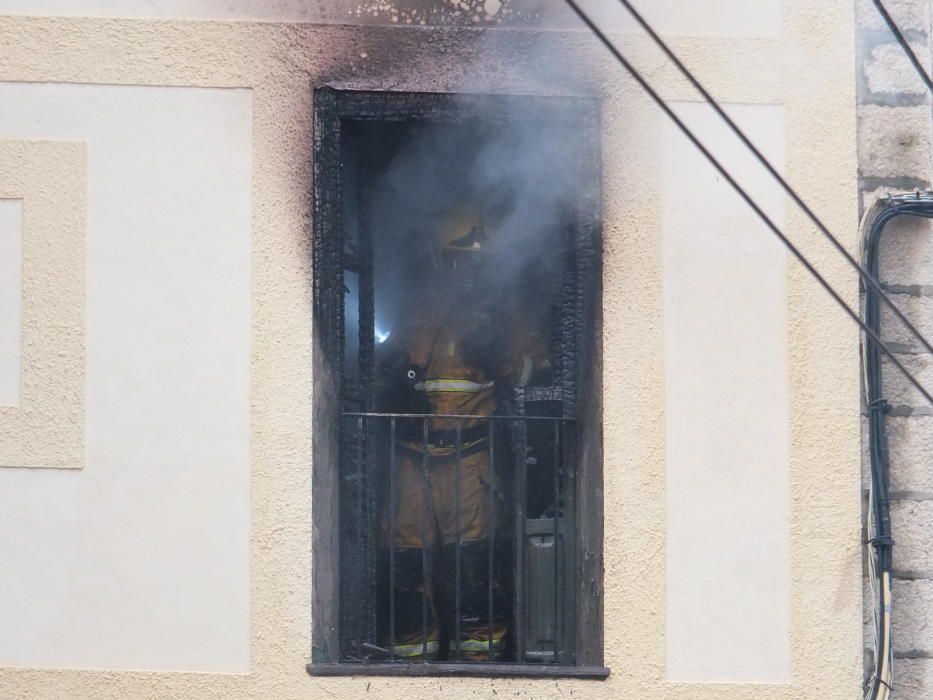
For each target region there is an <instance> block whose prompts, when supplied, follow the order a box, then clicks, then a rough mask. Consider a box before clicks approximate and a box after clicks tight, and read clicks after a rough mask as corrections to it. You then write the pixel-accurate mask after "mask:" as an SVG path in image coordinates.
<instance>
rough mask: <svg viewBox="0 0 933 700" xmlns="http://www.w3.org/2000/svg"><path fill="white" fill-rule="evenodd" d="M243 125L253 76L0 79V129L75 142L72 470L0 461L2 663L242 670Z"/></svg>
mask: <svg viewBox="0 0 933 700" xmlns="http://www.w3.org/2000/svg"><path fill="white" fill-rule="evenodd" d="M252 128H253V127H252V96H251V92H250V91H249V90H238V89H201V88H169V87H136V86H102V85H64V84H52V83H41V84H40V83H0V140H2V139H12V140H24V141H32V140H43V139H44V140H49V141H55V142H59V141H80V142H82V143H85V144H86V146H87V186H86V190H87V245H86V253H83V254H82V256H81V265H80V267H81V274H82V276H83V275H85V274H86V278H87V284H86V290H87V292H86V323H84V324H83V328H82V330H83V335H84V342H83V344H84V346H85V348H86V362H85V363H84V364H85V365H86V367H85V370H86V371H85V381H84V386H85V391H84V405H83V406H82V405H81V404H79V403H74V404H70V405H67V406H62V407H61V408H63V409H67V410H68V411H70V412H72V414H73V415H75V416H79V415H82V414H84V415H83V418H84V423H85V429H84V436H85V447H84V454H85V464H84V469H83V470H80V471H79V470H71V471H70V472H68V473H65V472H63V471H61V470H59V471H50V470H44V469H40V470H36V469H30V470H26V469H0V532H3V533H4V536H3V537H0V571H2V572H3V574H2V576H0V620H2V625H3V628H4V629H5V630H14V631H15V632H13V633H8V634H2V635H0V666H28V667H44V668H62V667H67V668H106V669H133V670H164V671H199V672H200V671H206V672H246V671H248V670H249V668H250V596H249V592H250V588H249V584H250V577H249V562H250V559H249V554H250V500H249V499H250V489H249V483H250V481H249V480H250V438H249V435H250V393H249V392H250V329H251V325H250V319H251V311H250V259H251V258H250V241H251V226H252V219H251V211H252V202H251V198H252ZM60 170H61V169H60V168H54V167H52V168H49V169H48V170H47V172H48V173H49V177H50V182H48V184H47V190H48V191H51V192H54V191H55V189H54V188H55V178H56V177H58V176H59V174H60ZM27 206H28V200H27ZM27 211H28V210H27ZM28 223H29V221H27V224H28ZM27 229H28V226H27ZM85 258H86V260H85ZM85 261H86V266H85V265H84V262H85ZM27 262H28V261H27ZM85 267H86V272H85ZM42 281H43V282H45V283H46V286H48V284H47V283H48V279H46V278H43V280H42ZM52 288H53V289H54V288H55V287H52ZM54 344H55V341H54V340H49V341H48V343H46V345H47V346H50V347H54Z"/></svg>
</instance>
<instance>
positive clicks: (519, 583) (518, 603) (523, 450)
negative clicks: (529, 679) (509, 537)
mask: <svg viewBox="0 0 933 700" xmlns="http://www.w3.org/2000/svg"><path fill="white" fill-rule="evenodd" d="M515 425H517V426H519V436H518V450H517V451H518V454H516V455H515V457H516V460H515V461H516V462H517V464H516V465H515V466H516V469H515V482H516V483H515V647H516V655H517V658H516V661H518V663H524V661H525V509H526V504H527V502H528V501H527V497H526V495H525V480H526V471H527V461H528V454H527V452H528V451H527V443H526V435H525V429H526V425H525V422H524V421H523V420H518V421H515ZM513 444H514V441H513Z"/></svg>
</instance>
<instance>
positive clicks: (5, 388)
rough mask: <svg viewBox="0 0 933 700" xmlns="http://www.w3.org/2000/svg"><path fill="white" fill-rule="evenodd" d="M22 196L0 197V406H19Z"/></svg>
mask: <svg viewBox="0 0 933 700" xmlns="http://www.w3.org/2000/svg"><path fill="white" fill-rule="evenodd" d="M22 304H23V200H21V199H0V406H18V405H19V400H20V384H21V380H20V376H21V374H22V341H21V338H22Z"/></svg>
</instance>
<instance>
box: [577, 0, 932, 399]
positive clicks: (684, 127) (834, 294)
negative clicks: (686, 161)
mask: <svg viewBox="0 0 933 700" xmlns="http://www.w3.org/2000/svg"><path fill="white" fill-rule="evenodd" d="M566 2H567V4H568V5H569V6H570V8H571V9H572V10H573V11H574V13H575V14H576V15H577V16H578V17H579V18H580V19H581V20H582V21H583V23H584V24H585V25H586V26H587V27H588V28H589V29H590V31H592V32H593V34H594V35H595V36H596V37H597V38H598V39H599V41H600V42H601V43H602V44H603V46H605V47H606V48H607V49H608V50H609V52H610V53H611V54H612V55H613V56H614V57H615V59H616V60H617V61H618V62H619V63H620V64H622V67H623V68H625V70H626V71H628V73H629V74H630V75H631V76H632V77H633V78H634V79H635V81H636V82H637V83H638V84H639V85H640V86H641V88H642V89H643V90H644V91H645V92H646V93H648V95H649V96H650V97H651V99H652V100H653V101H654V102H655V104H657V105H658V107H660V108H661V111H663V112H664V113H665V114H666V115H667V116H668V118H669V119H670V120H671V121H673V122H674V124H675V125H676V126H677V128H678V129H680V131H681V132H682V133H683V134H684V136H686V137H687V138H688V139H689V141H690V142H691V143H692V144H693V145H694V146H695V147H696V148H697V150H699V151H700V152H701V153H702V154H703V155H704V156H705V157H706V159H707V160H708V161H709V162H710V164H711V165H712V166H713V167H714V168H715V169H716V170H717V171H718V172H719V174H720V175H722V177H723V178H725V180H726V181H727V182H728V183H729V185H731V186H732V189H734V190H735V191H736V193H737V194H738V195H739V196H740V197H741V198H742V199H743V200H744V201H745V203H746V204H747V205H748V206H749V207H751V209H752V211H754V212H755V214H757V215H758V218H759V219H761V220H762V221H763V222H764V223H765V225H766V226H767V227H768V228H769V229H771V231H772V232H773V233H774V235H775V236H777V237H778V239H779V240H780V241H781V242H782V243H783V244H784V245H785V246H786V247H787V249H788V250H789V251H790V252H791V254H793V256H794V257H795V258H797V260H798V261H799V262H800V264H801V265H803V266H804V268H805V269H806V270H807V272H809V273H810V274H811V275H812V276H813V278H814V279H815V280H816V281H817V282H818V283H819V284H820V286H822V287H823V289H825V290H826V292H827V293H828V294H829V295H830V296H831V297H832V298H833V300H834V301H835V302H836V303H837V304H838V305H839V306H840V307H841V308H842V309H843V311H845V312H846V313H847V314H848V315H849V317H850V318H851V319H852V320H853V321H855V323H856V324H857V325H858V326H859V328H861V329H862V330H863V331H864V332H865V334H866V335H868V337H870V338H871V339H872V340H874V341H875V343H876V344H877V346H878V347H879V348H880V349H881V350H882V352H884V354H885V355H887V356H888V358H889V359H890V360H891V362H892V363H893V364H894V366H895V367H897V368H898V369H899V370H900V371H901V373H902V374H903V375H904V376H905V377H906V378H907V380H908V381H909V382H910V383H911V384H912V385H913V386H914V387H916V388H917V390H918V391H919V392H920V393H921V394H922V395H923V397H924V398H925V399H926V400H927V401H929V402H930V404H931V405H933V395H931V394H930V392H929V391H927V390H926V389H925V388H924V387H923V385H922V384H920V382H918V381H917V380H916V379H915V378H914V376H913V375H912V374H911V373H910V372H909V371H908V370H907V368H906V367H904V365H903V363H902V362H901V361H900V360H899V359H897V357H896V356H895V354H894V353H893V352H892V351H891V349H890V348H888V346H887V345H886V344H885V342H884V341H883V340H881V338H880V337H879V336H878V334H877V333H875V332H874V331H873V330H872V329H871V328H869V327H868V326H867V325H865V323H864V322H863V321H862V319H861V318H859V315H858V314H857V313H855V311H853V310H852V308H851V307H850V306H849V305H848V304H847V303H846V302H845V300H844V299H843V298H842V297H841V296H839V293H838V292H837V291H836V290H835V289H833V287H832V285H830V284H829V282H828V281H827V280H826V278H825V277H823V275H822V274H820V272H819V271H818V270H817V269H816V268H815V267H814V266H813V264H812V263H811V262H810V261H809V260H808V259H807V257H806V256H805V255H804V254H803V253H802V252H801V251H800V250H799V249H798V248H797V246H795V245H794V244H793V242H791V240H790V239H789V238H787V236H785V235H784V233H783V232H782V231H781V229H780V228H778V226H777V224H775V223H774V222H773V221H772V220H771V219H770V217H769V216H768V215H767V214H766V213H765V212H764V211H763V210H762V209H761V207H760V206H758V204H757V203H756V202H755V200H754V199H752V197H751V196H750V195H749V194H748V192H746V191H745V189H744V188H743V187H742V186H741V185H740V184H739V183H738V182H737V181H736V180H735V178H734V177H733V176H732V174H731V173H730V172H729V171H728V170H726V168H725V167H724V166H723V165H722V164H721V163H720V162H719V160H717V159H716V157H715V156H714V155H713V154H712V153H711V152H710V151H709V149H707V148H706V146H704V145H703V143H702V142H701V141H700V140H699V138H697V136H696V135H695V134H694V133H693V131H691V130H690V128H689V127H688V126H687V125H686V124H685V123H684V122H683V121H682V120H681V119H680V117H678V116H677V114H675V113H674V111H673V110H672V109H671V108H670V106H668V104H667V103H666V102H665V101H664V99H663V98H662V97H661V96H660V95H659V94H658V93H657V91H655V89H654V88H653V87H652V86H651V84H650V83H649V82H648V81H647V80H646V79H645V78H644V77H643V76H642V75H641V73H639V72H638V70H637V69H636V68H635V67H634V66H633V65H632V64H631V63H629V61H628V59H627V58H625V56H624V55H622V52H621V51H619V49H618V48H616V46H615V44H613V43H612V42H611V41H609V39H608V37H607V36H606V35H605V34H604V33H603V32H602V30H600V28H599V27H598V26H596V24H595V23H594V22H593V20H591V19H590V17H589V15H587V14H586V13H585V12H584V11H583V10H582V9H581V8H580V6H579V5H578V4H577V3H576V0H566Z"/></svg>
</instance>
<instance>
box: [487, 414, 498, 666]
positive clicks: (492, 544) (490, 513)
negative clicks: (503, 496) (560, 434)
mask: <svg viewBox="0 0 933 700" xmlns="http://www.w3.org/2000/svg"><path fill="white" fill-rule="evenodd" d="M488 423H489V503H488V504H487V506H486V534H487V539H488V541H489V552H488V560H487V562H486V563H487V569H488V579H487V582H488V586H489V589H488V598H487V601H486V602H487V607H488V611H487V612H488V615H489V621H488V625H489V630H488V633H487V637H486V643H487V645H488V647H489V648H488V654H487V656H488V661H490V662H491V661H492V633H493V598H492V595H493V591H492V580H493V566H494V561H493V557H494V552H495V549H496V520H495V508H496V448H495V445H496V422H495V421H492V420H490V421H488Z"/></svg>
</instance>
